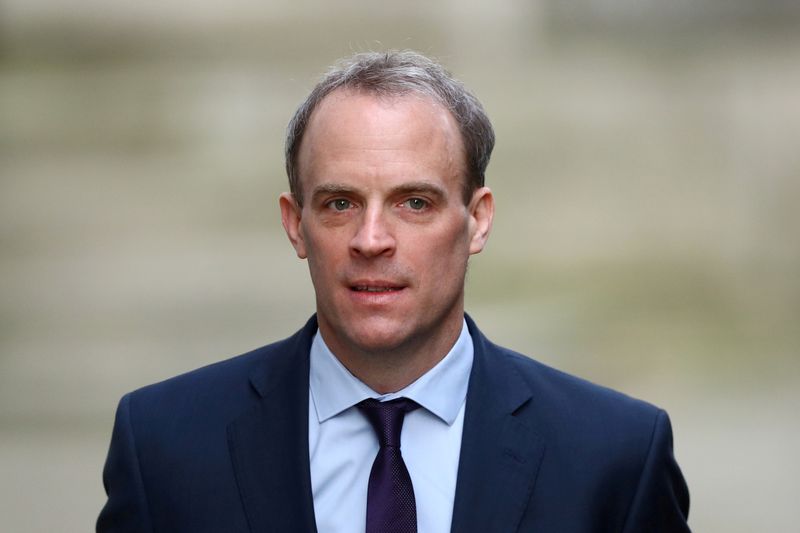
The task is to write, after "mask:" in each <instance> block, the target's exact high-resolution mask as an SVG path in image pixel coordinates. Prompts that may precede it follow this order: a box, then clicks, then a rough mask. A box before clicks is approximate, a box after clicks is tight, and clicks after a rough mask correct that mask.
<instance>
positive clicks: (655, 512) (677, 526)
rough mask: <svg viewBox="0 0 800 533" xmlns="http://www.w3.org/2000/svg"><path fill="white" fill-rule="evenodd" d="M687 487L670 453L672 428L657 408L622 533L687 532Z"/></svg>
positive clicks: (664, 415)
mask: <svg viewBox="0 0 800 533" xmlns="http://www.w3.org/2000/svg"><path fill="white" fill-rule="evenodd" d="M688 517H689V489H688V488H687V486H686V481H684V479H683V475H682V474H681V471H680V468H679V467H678V463H677V462H676V461H675V457H674V455H673V453H672V427H671V425H670V422H669V417H668V416H667V413H666V412H664V411H660V412H659V413H658V416H657V418H656V423H655V427H654V429H653V436H652V439H651V442H650V449H649V450H648V453H647V457H646V458H645V462H644V466H643V468H642V473H641V476H640V477H639V484H638V487H637V489H636V494H635V495H634V497H633V500H632V502H631V506H630V509H629V510H628V516H627V518H626V521H625V527H624V528H623V532H624V533H688V532H689V531H690V530H689V526H688V524H687V519H688Z"/></svg>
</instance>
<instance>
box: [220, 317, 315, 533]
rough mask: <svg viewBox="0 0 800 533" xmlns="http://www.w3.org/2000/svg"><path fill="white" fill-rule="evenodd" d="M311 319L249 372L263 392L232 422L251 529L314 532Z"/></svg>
mask: <svg viewBox="0 0 800 533" xmlns="http://www.w3.org/2000/svg"><path fill="white" fill-rule="evenodd" d="M314 331H316V321H315V320H314V319H312V320H311V321H309V323H308V324H306V326H305V328H303V330H301V331H300V332H299V333H298V334H296V335H295V336H294V337H292V338H290V339H288V340H287V341H286V344H285V346H286V349H285V350H282V351H281V353H273V354H271V355H270V357H269V358H268V359H266V360H265V363H264V364H263V365H262V367H260V368H259V369H258V370H257V371H256V372H254V373H253V375H252V376H251V384H252V386H253V388H254V389H255V391H256V392H257V394H258V396H259V398H258V399H257V401H255V402H254V405H253V406H252V408H251V409H249V410H248V411H246V412H245V413H244V414H242V415H241V416H240V417H239V418H237V419H236V420H234V421H233V422H232V423H231V424H230V425H229V426H228V445H229V449H230V453H231V459H232V462H233V468H234V472H235V474H236V480H237V483H238V485H239V493H240V495H241V498H242V503H243V505H244V509H245V513H246V515H247V519H248V522H249V524H250V529H251V530H252V531H253V533H256V532H257V533H264V532H284V531H308V532H316V525H315V519H314V503H313V496H312V493H311V474H310V469H309V459H308V368H309V357H308V356H309V349H310V346H311V339H312V335H313V333H314Z"/></svg>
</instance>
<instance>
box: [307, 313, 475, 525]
mask: <svg viewBox="0 0 800 533" xmlns="http://www.w3.org/2000/svg"><path fill="white" fill-rule="evenodd" d="M472 358H473V346H472V338H471V337H470V335H469V331H468V330H467V324H466V322H464V324H463V326H462V329H461V335H460V336H459V337H458V340H457V341H456V343H455V344H454V345H453V348H452V349H451V350H450V352H448V354H447V355H446V356H445V357H444V359H442V360H441V361H439V363H438V364H437V365H436V366H435V367H433V368H432V369H431V370H429V371H428V372H426V373H425V374H423V375H422V376H421V377H420V378H419V379H417V380H416V381H415V382H413V383H411V384H410V385H408V386H407V387H405V388H404V389H402V390H400V391H398V392H395V393H391V394H383V395H382V394H378V393H377V392H375V391H374V390H372V389H371V388H369V387H368V386H367V385H366V384H364V383H363V382H362V381H361V380H359V379H358V378H356V377H355V376H353V375H352V374H351V373H350V372H349V371H348V370H347V369H346V368H345V367H344V366H343V365H342V364H341V363H340V362H339V360H338V359H337V358H336V357H335V356H334V355H333V353H331V351H330V350H329V349H328V347H327V346H326V344H325V341H324V340H323V339H322V336H321V335H320V333H319V331H318V332H317V334H316V335H315V336H314V342H313V344H312V346H311V370H310V380H309V395H310V398H309V411H308V443H309V459H310V461H311V487H312V490H313V495H314V514H315V516H316V520H317V529H318V531H319V532H320V533H360V532H363V531H364V530H365V528H366V516H367V484H368V482H369V473H370V470H371V469H372V463H373V461H374V460H375V456H376V454H377V453H378V440H377V437H376V436H375V433H374V431H373V429H372V426H370V424H369V422H368V421H367V419H366V418H364V416H363V415H362V413H361V412H360V411H359V410H358V408H357V407H355V405H356V404H357V403H358V402H360V401H361V400H364V399H366V398H377V399H379V400H382V401H386V400H391V399H394V398H398V397H401V396H404V397H406V398H411V399H412V400H414V401H415V402H417V403H418V404H420V405H421V406H422V407H423V409H417V410H415V411H412V412H410V413H408V414H407V415H406V417H405V422H404V424H403V432H402V435H401V440H400V447H401V450H402V454H403V460H404V461H405V463H406V467H407V468H408V472H409V474H410V475H411V482H412V483H413V485H414V495H415V498H416V501H417V524H418V532H419V533H446V532H448V531H450V523H451V521H452V518H453V501H454V499H455V491H456V476H457V474H458V458H459V455H460V451H461V433H462V429H463V427H464V408H465V402H466V397H467V385H468V382H469V375H470V371H471V370H472Z"/></svg>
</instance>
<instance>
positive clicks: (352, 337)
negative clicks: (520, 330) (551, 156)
mask: <svg viewBox="0 0 800 533" xmlns="http://www.w3.org/2000/svg"><path fill="white" fill-rule="evenodd" d="M357 57H360V56H357ZM370 57H372V56H370ZM386 57H387V56H374V59H375V60H376V61H382V62H386V63H389V64H394V63H395V61H394V60H393V59H392V56H391V55H389V56H388V58H389V59H386ZM402 57H413V59H414V64H415V65H417V64H420V63H422V64H425V65H427V66H428V68H429V69H431V70H436V71H437V72H440V73H441V72H444V71H443V70H442V69H441V67H438V66H436V65H435V64H433V63H431V62H430V61H429V60H427V59H424V58H420V57H419V56H416V55H414V56H410V54H408V53H403V54H402ZM357 61H360V62H364V61H365V59H364V58H363V57H360V59H357ZM365 68H366V67H365ZM409 68H410V67H409ZM414 68H416V67H414ZM345 69H347V67H345ZM395 70H396V69H395ZM329 77H330V76H329ZM452 83H456V82H452ZM470 98H471V97H470ZM473 100H474V99H473ZM312 109H313V112H310V113H309V114H308V116H306V117H305V118H303V119H302V121H303V122H304V127H303V128H301V129H300V131H301V132H302V135H301V136H300V137H298V138H297V139H296V140H295V141H294V143H295V144H294V145H293V146H294V148H291V149H290V150H289V154H290V155H289V156H288V157H290V158H292V162H291V163H287V167H288V168H290V176H291V175H292V172H294V175H295V180H296V183H295V185H294V188H295V191H296V192H295V191H293V194H290V193H284V194H283V195H281V198H280V207H281V217H282V222H283V226H284V228H285V229H286V233H287V235H288V237H289V240H290V241H291V243H292V245H293V246H294V249H295V251H296V252H297V255H298V256H299V257H301V258H303V259H308V264H309V270H310V273H311V279H312V281H313V283H314V290H315V293H316V300H317V319H318V323H319V327H320V332H321V333H322V336H323V338H324V339H325V342H326V343H327V344H328V346H329V347H330V348H331V349H332V350H333V352H334V353H335V354H336V355H337V356H338V357H339V359H340V360H341V361H342V362H343V363H344V364H345V366H347V367H348V368H349V369H350V370H351V372H353V373H354V374H355V375H357V376H359V377H361V378H362V379H364V380H365V382H367V383H368V384H370V385H372V386H373V387H374V388H376V390H379V389H386V390H390V389H394V390H397V387H399V386H404V385H405V384H407V383H408V382H410V381H409V380H413V379H416V377H419V375H420V374H421V373H422V372H424V371H426V370H428V369H429V368H430V367H432V366H433V365H434V364H435V363H436V362H437V361H438V360H439V359H440V358H441V357H443V356H444V355H445V354H446V353H447V351H448V350H449V348H450V347H451V346H452V344H453V342H455V339H456V337H457V336H458V332H459V331H460V329H461V323H462V320H463V312H464V310H463V306H464V278H465V275H466V270H467V261H468V259H469V256H470V255H471V254H475V253H478V252H480V251H481V250H482V249H483V247H484V245H485V243H486V240H487V238H488V235H489V230H490V229H491V223H492V216H493V213H494V203H493V199H492V194H491V191H489V189H488V188H486V187H484V186H482V185H480V186H479V185H477V183H475V182H474V181H473V180H472V178H470V181H469V183H470V185H468V186H467V185H465V183H467V182H466V180H465V176H467V175H471V171H470V170H469V168H470V163H469V157H466V158H465V157H464V154H465V152H466V147H465V146H466V141H465V140H464V135H463V131H464V127H463V125H462V124H460V123H459V122H458V121H457V119H456V117H455V115H454V114H453V112H452V111H451V109H450V107H449V106H446V105H445V104H444V103H442V101H441V99H439V98H438V97H436V96H435V95H431V94H429V93H428V92H422V91H417V90H407V91H405V92H399V93H397V94H395V93H388V92H378V93H375V92H373V91H370V90H367V89H365V88H362V87H361V86H353V85H351V84H341V85H339V86H337V87H336V88H334V89H332V90H330V91H327V93H326V94H325V96H324V97H322V98H320V99H318V101H317V102H316V104H315V105H314V106H313V108H312ZM301 110H302V108H301ZM481 114H482V113H481ZM482 116H483V115H482ZM484 118H485V116H484ZM297 120H298V119H297V117H295V121H294V122H297ZM487 124H488V122H487ZM489 131H491V129H490V128H489ZM473 133H474V131H473ZM290 144H291V143H290ZM490 144H491V142H489V145H490ZM487 158H488V154H487ZM291 169H293V170H291ZM484 169H485V162H484V164H483V166H482V167H481V168H480V178H481V182H482V178H483V170H484ZM467 190H468V191H469V193H468V194H467V193H466V192H465V191H467ZM298 195H302V198H303V199H302V201H301V200H300V198H299V196H298ZM382 355H383V356H382ZM370 365H371V366H370ZM366 367H370V368H372V370H369V369H367V368H366ZM378 367H380V368H382V370H381V372H383V373H384V377H383V378H380V379H378V378H375V376H374V374H375V373H376V372H378V370H375V369H376V368H378ZM390 368H391V371H389V369H390ZM366 374H370V375H371V377H370V376H367V375H366ZM370 380H372V381H370Z"/></svg>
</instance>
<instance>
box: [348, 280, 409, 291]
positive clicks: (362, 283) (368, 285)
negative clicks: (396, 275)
mask: <svg viewBox="0 0 800 533" xmlns="http://www.w3.org/2000/svg"><path fill="white" fill-rule="evenodd" d="M349 285H350V290H351V291H353V292H357V293H368V294H385V293H392V292H398V291H401V290H403V289H404V288H405V285H404V284H402V283H397V282H394V281H387V280H355V281H353V282H351V283H350V284H349Z"/></svg>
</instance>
